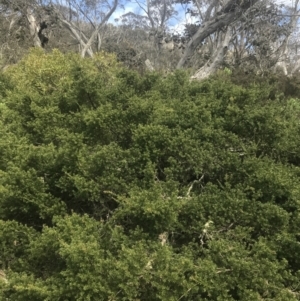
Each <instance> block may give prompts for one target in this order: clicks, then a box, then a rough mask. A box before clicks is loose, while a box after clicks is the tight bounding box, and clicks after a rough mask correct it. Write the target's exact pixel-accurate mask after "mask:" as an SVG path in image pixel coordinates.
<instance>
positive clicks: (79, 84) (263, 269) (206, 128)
mask: <svg viewBox="0 0 300 301" xmlns="http://www.w3.org/2000/svg"><path fill="white" fill-rule="evenodd" d="M230 77H231V75H230V74H225V73H220V74H218V75H217V76H216V77H214V78H210V79H208V80H206V81H204V82H201V83H196V82H190V81H189V79H188V76H187V75H186V74H185V73H183V72H175V73H174V74H171V75H168V76H167V77H163V76H161V75H159V74H156V73H149V74H145V75H143V76H140V75H138V74H137V73H135V72H133V71H129V70H127V69H124V68H123V67H122V66H121V65H119V64H118V63H117V62H116V59H115V58H114V57H113V56H111V55H108V54H105V53H101V54H99V55H98V56H96V57H95V58H94V59H81V58H80V57H79V56H77V55H75V54H67V55H64V54H62V53H60V52H58V51H53V52H52V53H50V54H47V55H46V54H44V53H43V52H41V51H39V50H34V51H32V52H31V53H30V54H29V55H28V56H27V57H26V58H24V59H23V60H22V61H21V62H20V63H19V64H18V65H16V66H14V67H11V68H10V69H8V70H7V71H6V72H5V73H4V74H2V75H1V77H0V80H1V82H0V97H1V103H0V116H1V118H0V122H1V127H0V131H1V143H0V154H1V156H0V242H1V249H0V268H1V269H2V272H3V274H4V272H5V275H6V276H4V277H6V279H5V278H0V287H1V289H0V300H14V301H27V300H32V301H42V300H48V301H53V300H57V301H65V300H70V301H71V300H78V301H80V300H82V301H87V300H119V301H121V300H122V301H125V300H128V301H129V300H130V301H134V300H136V301H137V300H141V301H142V300H143V301H145V300H149V301H150V300H153V301H158V300H163V301H179V300H181V301H188V300H189V301H190V300H195V301H197V300H199V301H202V300H203V301H204V300H207V301H231V300H232V301H233V300H247V301H258V300H276V301H286V300H289V301H293V300H299V298H300V295H299V294H300V291H299V290H300V288H299V281H300V275H299V270H300V259H299V252H300V244H299V239H300V236H299V233H300V201H299V195H300V169H299V165H300V153H299V149H300V136H299V135H300V123H299V116H300V104H299V100H298V99H297V98H296V97H295V98H291V97H290V96H286V94H285V91H280V89H279V88H278V86H277V85H276V81H274V80H264V81H261V82H259V81H255V80H252V81H249V84H248V85H245V84H243V85H241V84H238V83H234V80H232V79H231V78H230ZM293 86H294V87H296V84H293ZM295 89H296V88H295ZM4 280H5V281H4Z"/></svg>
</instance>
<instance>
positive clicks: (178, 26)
mask: <svg viewBox="0 0 300 301" xmlns="http://www.w3.org/2000/svg"><path fill="white" fill-rule="evenodd" d="M274 1H275V2H276V3H278V4H285V5H293V4H294V1H295V0H274ZM177 11H178V12H179V14H178V15H177V17H176V18H173V19H172V20H171V21H170V22H169V27H171V30H173V31H181V30H182V27H183V24H185V23H187V21H190V22H194V20H189V19H187V18H189V16H186V15H185V14H184V10H183V9H182V8H181V9H180V5H178V7H177ZM180 11H181V12H180ZM128 12H133V13H136V14H141V15H145V12H143V11H142V10H141V9H140V8H139V7H138V6H137V4H135V3H133V2H126V4H125V5H124V7H123V8H119V9H117V10H116V11H115V12H114V14H113V15H112V17H111V19H110V22H111V23H114V24H115V23H116V21H115V20H116V19H119V18H120V17H121V16H122V15H124V14H126V13H128Z"/></svg>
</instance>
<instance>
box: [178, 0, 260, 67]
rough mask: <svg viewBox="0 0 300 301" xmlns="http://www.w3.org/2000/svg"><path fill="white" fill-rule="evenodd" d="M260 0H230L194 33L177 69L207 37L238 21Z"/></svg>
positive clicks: (182, 65)
mask: <svg viewBox="0 0 300 301" xmlns="http://www.w3.org/2000/svg"><path fill="white" fill-rule="evenodd" d="M258 1H259V0H245V1H237V0H230V1H229V2H228V3H227V4H226V6H225V7H224V8H223V9H222V10H221V12H220V14H219V15H218V14H217V15H216V16H215V17H214V18H213V19H211V20H210V21H207V22H205V23H204V24H203V25H202V26H201V27H200V28H199V29H198V31H197V32H196V33H195V34H194V35H193V37H192V38H191V40H190V41H189V43H188V44H187V46H186V48H185V51H184V54H183V56H182V57H181V59H180V60H179V62H178V64H177V69H180V68H183V67H184V65H185V63H186V62H187V61H188V59H189V58H190V57H191V56H192V55H193V54H194V51H195V49H196V48H197V47H198V46H199V45H200V43H201V42H202V41H203V40H204V39H205V38H207V37H208V36H209V35H211V34H212V33H214V32H216V31H217V30H219V29H222V28H224V27H226V26H228V25H230V24H231V23H233V22H234V21H236V20H237V19H238V18H240V17H241V16H242V14H243V13H244V12H245V11H246V10H247V9H248V8H249V7H252V6H253V5H254V4H255V3H256V2H258Z"/></svg>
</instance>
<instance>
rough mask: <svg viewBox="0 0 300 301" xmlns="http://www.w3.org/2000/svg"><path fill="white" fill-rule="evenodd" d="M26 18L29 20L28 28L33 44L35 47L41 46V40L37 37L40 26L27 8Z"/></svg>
mask: <svg viewBox="0 0 300 301" xmlns="http://www.w3.org/2000/svg"><path fill="white" fill-rule="evenodd" d="M27 20H28V22H29V29H30V35H31V36H32V39H33V44H34V46H35V47H40V48H41V47H42V43H41V40H40V38H39V35H38V33H39V31H40V26H39V24H38V23H37V21H36V19H35V16H34V15H33V13H32V12H31V10H30V9H29V8H28V9H27Z"/></svg>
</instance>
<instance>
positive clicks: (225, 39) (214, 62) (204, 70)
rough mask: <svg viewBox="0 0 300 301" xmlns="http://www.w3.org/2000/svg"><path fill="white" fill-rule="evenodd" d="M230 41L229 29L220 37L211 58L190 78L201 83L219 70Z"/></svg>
mask: <svg viewBox="0 0 300 301" xmlns="http://www.w3.org/2000/svg"><path fill="white" fill-rule="evenodd" d="M230 39H231V29H230V28H227V30H226V32H225V34H224V35H222V36H221V37H220V43H219V45H218V47H217V49H216V50H215V51H214V54H213V55H212V58H211V59H210V60H209V61H208V62H207V63H206V64H205V65H204V66H203V67H201V68H200V69H199V70H198V71H197V72H196V73H195V74H194V75H193V76H192V77H191V79H192V80H198V81H201V80H203V79H205V78H207V77H209V76H210V75H212V74H213V73H215V72H216V71H217V70H218V69H219V68H220V66H221V65H222V63H223V62H224V57H225V55H226V52H227V49H228V44H229V42H230Z"/></svg>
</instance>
